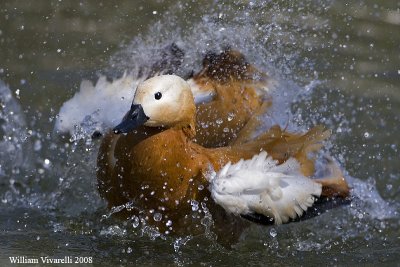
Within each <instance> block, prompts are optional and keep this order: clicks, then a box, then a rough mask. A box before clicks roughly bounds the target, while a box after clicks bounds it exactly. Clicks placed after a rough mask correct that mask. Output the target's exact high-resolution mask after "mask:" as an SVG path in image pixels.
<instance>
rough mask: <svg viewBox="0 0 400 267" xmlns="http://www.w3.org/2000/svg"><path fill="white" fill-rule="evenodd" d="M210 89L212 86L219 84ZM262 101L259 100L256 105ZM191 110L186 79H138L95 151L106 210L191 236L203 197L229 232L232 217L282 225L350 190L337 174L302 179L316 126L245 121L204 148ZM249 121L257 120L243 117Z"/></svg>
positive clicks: (315, 146) (235, 222)
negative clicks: (126, 106)
mask: <svg viewBox="0 0 400 267" xmlns="http://www.w3.org/2000/svg"><path fill="white" fill-rule="evenodd" d="M199 77H201V76H200V75H199ZM219 77H220V76H219ZM219 82H222V84H223V83H224V81H223V80H221V81H219ZM242 88H243V87H242ZM213 89H215V91H217V92H218V93H219V91H218V90H219V88H218V85H217V86H215V85H214V87H213ZM221 91H223V90H221ZM222 93H223V92H222ZM208 103H211V102H208ZM233 103H235V101H233ZM265 106H266V105H263V103H261V101H260V103H259V104H258V106H257V107H258V108H265ZM207 112H208V111H207ZM220 112H223V111H220ZM253 112H254V111H253ZM198 113H199V112H197V108H196V105H195V101H194V96H193V93H192V89H191V86H190V84H189V83H188V82H187V81H185V80H184V79H182V78H181V77H178V76H176V75H160V76H155V77H152V78H150V79H147V80H145V81H144V82H142V83H140V84H139V85H138V87H137V89H136V92H135V95H134V98H133V102H132V105H131V108H130V110H129V111H128V112H127V113H126V115H125V116H124V118H123V119H122V121H121V123H120V124H118V125H117V126H116V127H115V128H114V129H113V131H112V132H110V133H108V135H106V136H105V138H104V139H103V141H102V144H101V146H100V150H99V154H98V161H97V165H98V168H97V177H98V184H99V192H100V194H101V195H102V196H103V197H104V198H105V199H106V200H107V201H108V205H109V207H110V208H111V207H115V206H123V208H121V209H118V214H119V215H120V216H121V217H123V218H127V219H128V218H132V216H139V217H140V218H141V219H142V221H143V222H144V223H145V224H149V225H151V226H152V227H155V229H156V230H158V231H160V232H162V233H175V234H188V233H190V234H193V233H194V232H196V233H197V232H198V231H200V232H201V229H203V227H202V225H203V226H204V221H203V220H202V219H200V217H201V216H195V215H193V214H192V212H193V211H197V210H198V208H199V206H200V205H201V207H202V212H203V213H204V214H211V216H212V218H213V220H214V222H215V225H214V229H216V231H217V232H221V233H223V235H226V233H227V232H229V233H233V234H234V235H235V234H236V233H238V232H240V231H239V230H237V229H243V228H245V226H244V225H247V222H243V221H242V220H240V219H237V217H238V216H237V215H241V216H242V215H243V216H242V217H244V218H246V216H247V215H249V214H262V215H264V216H269V217H270V218H271V220H272V221H274V222H275V223H277V224H279V223H286V222H288V221H289V220H290V219H294V218H297V217H300V216H301V215H302V214H303V213H304V212H305V211H306V210H307V208H308V207H310V206H312V204H313V203H314V200H315V199H316V198H318V197H325V198H332V197H340V198H346V197H348V196H349V187H348V185H347V182H346V181H345V179H344V177H343V175H342V173H341V172H339V173H334V175H332V176H330V177H323V178H320V179H311V178H310V177H309V176H310V172H311V170H312V169H313V160H312V159H310V158H308V155H309V154H310V153H312V152H316V151H317V150H319V149H320V148H321V146H322V142H323V141H324V140H326V139H327V138H328V137H329V131H326V130H325V129H324V128H323V127H321V126H316V127H314V128H312V129H310V130H309V131H308V132H306V133H304V134H298V133H288V132H286V131H285V130H284V129H281V128H280V126H274V127H272V128H271V129H269V130H267V131H266V132H264V133H262V134H260V135H259V136H257V137H255V138H250V137H249V135H248V133H249V132H250V130H249V129H246V125H244V126H242V127H241V128H240V130H238V134H237V136H236V139H235V138H232V139H229V138H228V140H227V141H226V143H223V144H222V145H221V143H218V144H213V145H214V146H213V147H209V146H207V145H209V143H206V142H205V143H206V144H207V145H201V144H199V142H198V140H199V139H198V134H197V129H196V128H198V125H199V124H198V123H196V115H197V114H198ZM205 113H206V112H205ZM205 113H203V114H205ZM248 123H249V120H248ZM250 125H251V127H254V125H257V122H253V121H251V119H250ZM241 131H245V133H244V134H243V135H241V133H240V132H241ZM130 133H135V134H134V135H132V134H130ZM241 136H243V137H241ZM236 164H238V165H236ZM228 185H230V187H229V186H228ZM232 185H235V186H232ZM229 188H230V189H229ZM249 194H252V196H251V197H250V196H248V195H249ZM262 196H264V198H263V197H262ZM268 198H269V199H271V200H268ZM257 199H261V201H260V203H258V202H257ZM293 199H296V201H295V200H293ZM267 200H268V201H267ZM126 203H128V204H126ZM240 203H242V204H240ZM243 203H245V204H246V205H243ZM257 203H258V204H257ZM203 204H204V205H203ZM260 205H261V206H262V207H263V208H260ZM239 206H242V208H239ZM271 210H277V211H276V212H272V211H271ZM239 217H240V216H239ZM227 221H229V224H227ZM228 225H229V227H228ZM228 228H229V230H227V229H228Z"/></svg>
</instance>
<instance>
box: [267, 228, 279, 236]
mask: <svg viewBox="0 0 400 267" xmlns="http://www.w3.org/2000/svg"><path fill="white" fill-rule="evenodd" d="M269 235H270V236H272V237H276V236H277V235H278V232H276V230H275V228H271V230H269Z"/></svg>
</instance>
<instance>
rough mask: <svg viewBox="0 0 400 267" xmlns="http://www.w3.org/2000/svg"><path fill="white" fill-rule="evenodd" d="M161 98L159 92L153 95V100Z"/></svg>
mask: <svg viewBox="0 0 400 267" xmlns="http://www.w3.org/2000/svg"><path fill="white" fill-rule="evenodd" d="M161 97H162V94H161V93H160V92H157V93H155V94H154V98H155V99H156V100H160V99H161Z"/></svg>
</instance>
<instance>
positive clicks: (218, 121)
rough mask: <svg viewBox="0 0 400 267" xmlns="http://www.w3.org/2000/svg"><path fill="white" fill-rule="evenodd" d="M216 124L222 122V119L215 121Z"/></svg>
mask: <svg viewBox="0 0 400 267" xmlns="http://www.w3.org/2000/svg"><path fill="white" fill-rule="evenodd" d="M215 122H216V123H217V124H222V123H223V122H224V121H223V120H222V119H218V120H216V121H215Z"/></svg>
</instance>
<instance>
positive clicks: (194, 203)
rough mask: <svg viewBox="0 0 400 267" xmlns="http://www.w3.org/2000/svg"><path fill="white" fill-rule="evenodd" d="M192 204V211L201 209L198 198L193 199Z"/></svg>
mask: <svg viewBox="0 0 400 267" xmlns="http://www.w3.org/2000/svg"><path fill="white" fill-rule="evenodd" d="M190 205H192V211H197V210H198V209H199V202H197V201H196V200H191V201H190Z"/></svg>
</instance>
